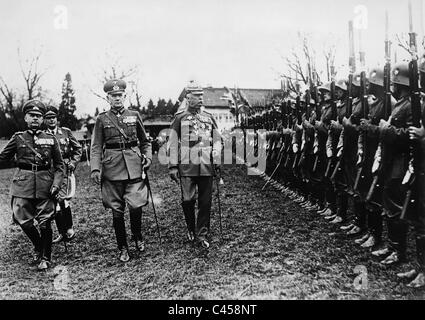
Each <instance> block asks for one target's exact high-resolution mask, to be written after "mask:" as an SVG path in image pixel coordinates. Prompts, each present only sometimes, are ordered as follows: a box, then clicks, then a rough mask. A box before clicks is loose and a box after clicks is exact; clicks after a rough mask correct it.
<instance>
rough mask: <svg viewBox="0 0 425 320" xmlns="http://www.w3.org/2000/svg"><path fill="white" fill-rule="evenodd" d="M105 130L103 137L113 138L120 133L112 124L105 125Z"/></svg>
mask: <svg viewBox="0 0 425 320" xmlns="http://www.w3.org/2000/svg"><path fill="white" fill-rule="evenodd" d="M103 129H104V132H105V138H114V137H117V136H119V135H120V133H119V131H118V130H117V128H115V126H113V125H105V126H104V127H103Z"/></svg>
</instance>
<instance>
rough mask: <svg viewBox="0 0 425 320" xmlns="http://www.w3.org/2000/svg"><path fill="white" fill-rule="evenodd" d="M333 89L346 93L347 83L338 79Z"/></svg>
mask: <svg viewBox="0 0 425 320" xmlns="http://www.w3.org/2000/svg"><path fill="white" fill-rule="evenodd" d="M335 87H337V88H340V89H341V90H343V91H347V81H345V80H344V79H339V80H337V81H335Z"/></svg>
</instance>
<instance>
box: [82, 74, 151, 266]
mask: <svg viewBox="0 0 425 320" xmlns="http://www.w3.org/2000/svg"><path fill="white" fill-rule="evenodd" d="M125 88H126V83H125V82H124V81H123V80H116V79H114V80H109V81H107V82H106V83H105V85H104V88H103V90H104V91H105V93H106V94H107V99H108V101H109V103H110V104H111V109H110V110H109V111H106V112H102V113H100V114H99V116H98V117H97V119H96V124H95V126H94V131H93V136H92V144H91V150H90V165H91V177H92V179H93V180H94V181H95V183H97V184H100V185H101V189H102V200H103V205H104V206H105V208H110V209H112V214H113V226H114V230H115V235H116V239H117V244H118V249H119V251H120V252H119V260H120V261H122V262H127V261H129V260H130V255H129V252H128V245H127V235H126V230H125V223H124V210H125V205H126V204H127V206H128V208H129V212H130V226H131V232H132V234H133V239H134V241H135V245H136V249H137V250H138V251H140V252H141V251H143V250H144V247H145V245H144V241H143V238H142V222H141V221H142V207H143V206H145V205H146V204H147V203H148V190H147V187H146V185H145V181H144V170H148V169H149V167H150V165H151V163H152V147H151V143H150V141H149V140H148V138H147V135H146V131H145V128H144V126H143V122H142V119H141V117H140V114H139V113H138V112H137V111H132V110H128V109H125V108H124V100H125V97H126V95H125Z"/></svg>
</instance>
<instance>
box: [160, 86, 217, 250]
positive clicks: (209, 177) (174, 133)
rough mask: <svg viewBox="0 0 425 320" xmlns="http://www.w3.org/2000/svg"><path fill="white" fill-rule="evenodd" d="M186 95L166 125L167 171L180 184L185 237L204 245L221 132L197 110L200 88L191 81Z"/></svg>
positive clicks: (215, 124) (211, 117)
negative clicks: (185, 103) (184, 106)
mask: <svg viewBox="0 0 425 320" xmlns="http://www.w3.org/2000/svg"><path fill="white" fill-rule="evenodd" d="M186 98H187V101H188V108H187V110H182V111H180V112H177V113H176V115H175V118H174V120H173V122H172V123H171V126H170V129H171V131H170V136H169V142H168V151H169V155H170V161H169V174H170V177H171V179H172V180H174V181H175V182H177V183H180V186H181V191H182V207H183V213H184V216H185V220H186V224H187V231H188V233H187V236H188V239H189V240H190V241H195V242H196V244H198V245H201V246H202V247H203V248H205V249H207V248H209V246H210V244H209V239H208V234H209V229H210V214H211V202H212V186H213V176H214V173H215V166H216V164H218V163H219V162H218V160H220V159H221V146H222V145H221V136H220V135H219V134H218V132H217V123H216V122H215V120H214V118H213V116H212V115H211V114H210V113H208V112H206V111H202V110H201V107H202V105H203V89H202V88H201V87H199V86H197V85H194V84H192V86H189V87H187V88H186ZM196 191H197V192H196ZM196 193H198V210H197V212H196V213H195V203H196Z"/></svg>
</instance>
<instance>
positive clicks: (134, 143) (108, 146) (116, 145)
mask: <svg viewBox="0 0 425 320" xmlns="http://www.w3.org/2000/svg"><path fill="white" fill-rule="evenodd" d="M133 147H137V141H130V142H117V143H106V144H105V148H106V149H121V150H123V149H130V148H133Z"/></svg>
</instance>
